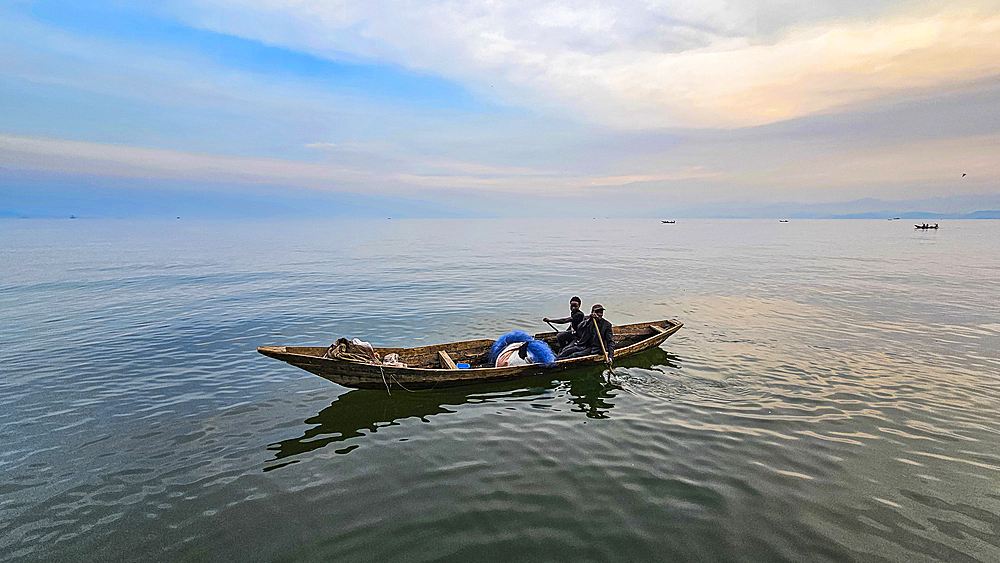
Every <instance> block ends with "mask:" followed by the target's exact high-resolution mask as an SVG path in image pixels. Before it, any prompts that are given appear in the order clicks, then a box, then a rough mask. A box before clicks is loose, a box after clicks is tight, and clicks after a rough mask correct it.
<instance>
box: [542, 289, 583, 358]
mask: <svg viewBox="0 0 1000 563" xmlns="http://www.w3.org/2000/svg"><path fill="white" fill-rule="evenodd" d="M585 318H587V316H586V315H584V314H583V311H581V310H580V298H579V297H577V296H575V295H574V296H573V297H571V298H570V300H569V316H568V317H563V318H561V319H550V318H548V317H545V318H544V319H542V322H546V323H555V324H557V325H561V324H566V323H569V327H567V328H566V330H564V331H561V332H559V333H558V334H556V344H557V345H558V346H559V349H560V350H562V349H563V348H565V347H566V345H567V344H569V343H570V342H573V341H574V340H576V332H577V330H579V328H580V323H582V322H583V320H584V319H585Z"/></svg>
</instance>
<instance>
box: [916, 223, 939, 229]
mask: <svg viewBox="0 0 1000 563" xmlns="http://www.w3.org/2000/svg"><path fill="white" fill-rule="evenodd" d="M913 226H914V227H916V228H918V229H936V228H938V224H937V223H934V224H933V225H928V224H927V223H924V224H923V225H913Z"/></svg>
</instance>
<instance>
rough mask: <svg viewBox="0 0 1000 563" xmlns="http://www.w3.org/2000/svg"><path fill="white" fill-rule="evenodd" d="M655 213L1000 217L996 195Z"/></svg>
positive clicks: (722, 205) (701, 207) (749, 216)
mask: <svg viewBox="0 0 1000 563" xmlns="http://www.w3.org/2000/svg"><path fill="white" fill-rule="evenodd" d="M658 215H663V216H671V217H675V216H676V217H690V218H695V217H714V218H734V219H736V218H741V219H891V218H893V217H899V218H900V219H1000V195H992V194H989V195H977V196H953V197H941V198H930V199H922V200H909V201H885V200H880V199H872V198H866V199H857V200H853V201H844V202H836V203H812V204H810V203H794V202H793V203H777V204H770V205H760V204H758V203H755V202H730V203H719V204H705V205H697V206H690V207H686V208H683V209H678V210H674V212H672V213H671V212H670V211H667V210H664V211H663V212H660V213H659V214H658Z"/></svg>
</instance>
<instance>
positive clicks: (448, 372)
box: [257, 319, 683, 389]
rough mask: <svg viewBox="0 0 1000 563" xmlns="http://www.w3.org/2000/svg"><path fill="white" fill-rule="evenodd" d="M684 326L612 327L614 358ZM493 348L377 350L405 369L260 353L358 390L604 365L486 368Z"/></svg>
mask: <svg viewBox="0 0 1000 563" xmlns="http://www.w3.org/2000/svg"><path fill="white" fill-rule="evenodd" d="M681 326H683V323H681V322H680V321H677V320H674V319H668V320H662V321H654V322H651V323H635V324H629V325H621V326H616V327H613V330H614V338H615V359H620V358H624V357H626V356H630V355H632V354H635V353H637V352H642V351H643V350H648V349H650V348H653V347H655V346H659V345H660V344H662V343H663V341H664V340H666V339H667V338H669V337H670V335H672V334H673V333H675V332H677V331H678V330H680V328H681ZM555 337H556V333H555V332H544V333H540V334H536V335H535V338H536V339H537V340H544V341H546V342H548V343H550V344H551V343H554V342H555ZM492 345H493V341H492V340H466V341H464V342H452V343H450V344H435V345H434V346H422V347H420V348H375V352H376V353H377V354H378V355H379V357H384V356H385V355H386V354H391V353H395V354H399V359H400V361H402V362H403V363H405V364H406V365H407V367H405V368H403V367H391V366H380V365H377V364H367V363H362V362H354V361H347V360H343V359H336V358H324V357H323V356H324V354H326V351H327V347H300V346H261V347H259V348H257V351H258V352H260V353H261V354H264V355H265V356H268V357H270V358H275V359H277V360H281V361H283V362H287V363H289V364H292V365H293V366H295V367H298V368H302V369H304V370H306V371H308V372H309V373H312V374H315V375H318V376H320V377H322V378H324V379H329V380H330V381H332V382H334V383H337V384H340V385H343V386H345V387H357V388H360V389H380V388H381V389H385V388H390V389H398V388H403V389H426V388H430V387H449V386H454V385H466V384H471V383H482V382H487V381H503V380H506V379H513V378H516V377H526V376H531V375H542V374H547V373H557V372H560V371H566V370H571V369H577V368H581V367H588V366H593V365H594V364H596V363H603V362H604V356H603V355H600V354H596V355H593V356H584V357H582V358H572V359H568V360H559V361H558V362H556V363H555V364H552V365H543V364H529V365H526V366H513V367H503V368H497V367H488V366H486V365H485V364H486V362H487V360H488V357H489V351H490V347H491V346H492ZM458 363H466V364H469V365H470V366H471V368H470V369H458V368H456V367H455V364H458Z"/></svg>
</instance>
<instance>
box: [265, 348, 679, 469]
mask: <svg viewBox="0 0 1000 563" xmlns="http://www.w3.org/2000/svg"><path fill="white" fill-rule="evenodd" d="M615 367H616V368H626V369H628V368H642V369H647V370H663V369H678V368H679V367H680V359H679V358H678V357H677V356H674V355H672V354H669V353H667V352H665V351H664V350H662V349H661V348H653V349H651V350H647V351H645V352H641V353H639V354H636V355H634V356H630V357H627V358H624V359H623V360H622V361H621V363H616V364H615ZM605 371H606V370H605V369H604V367H603V366H595V367H592V368H584V369H580V370H574V371H570V372H561V373H558V374H555V377H554V378H553V377H552V376H536V377H525V378H519V379H514V380H511V381H505V382H499V383H486V384H480V385H468V386H464V387H448V388H444V389H426V390H421V391H414V392H405V391H399V390H394V391H393V392H392V394H391V395H390V394H388V393H386V391H385V390H382V391H376V390H372V389H354V390H352V391H348V392H347V393H344V394H343V395H341V396H339V397H337V399H336V400H335V401H333V403H332V404H330V406H328V407H326V408H325V409H323V410H321V411H320V412H319V413H317V414H316V415H315V416H312V417H310V418H307V419H306V420H305V423H306V424H311V425H314V426H313V427H312V428H309V429H308V430H306V431H305V432H304V433H303V434H302V435H301V436H299V437H297V438H290V439H287V440H282V441H280V442H277V443H274V444H270V445H269V446H268V447H267V449H268V450H271V451H274V452H275V453H274V458H273V459H271V460H270V461H269V462H268V465H267V466H266V467H265V468H264V471H271V470H274V469H278V468H280V467H284V466H286V465H289V464H291V463H295V462H296V461H298V460H296V459H294V458H295V457H296V456H300V455H302V454H305V453H308V452H311V451H315V450H318V449H321V448H325V447H327V446H330V445H333V444H339V443H340V442H346V441H348V440H351V439H354V438H363V437H364V436H367V435H368V434H370V433H375V432H378V429H379V428H383V427H386V426H397V425H398V424H399V422H398V421H400V420H404V419H408V418H418V419H420V420H421V421H423V422H429V420H428V418H429V417H433V416H437V415H446V414H452V413H455V412H458V411H457V410H456V409H455V408H454V407H460V406H461V405H464V404H479V403H484V402H498V401H504V400H512V399H513V400H523V399H524V398H526V397H532V396H539V397H541V396H545V395H548V394H549V393H550V392H551V391H553V390H563V391H565V392H566V394H567V396H568V402H569V403H571V404H572V405H574V406H573V407H572V408H571V409H570V410H571V411H572V412H579V413H581V414H583V415H584V416H586V417H587V418H610V412H611V409H613V408H614V404H613V403H611V402H609V401H608V400H609V399H612V398H614V397H615V396H616V395H617V393H618V391H619V390H620V388H618V387H616V386H614V385H609V384H608V383H607V380H606V378H605V375H604V374H605ZM358 446H359V444H357V443H355V444H351V445H349V446H348V447H345V448H342V449H338V450H335V452H336V453H339V454H347V453H350V452H351V451H353V450H354V449H356V448H357V447H358ZM290 458H292V459H290Z"/></svg>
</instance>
